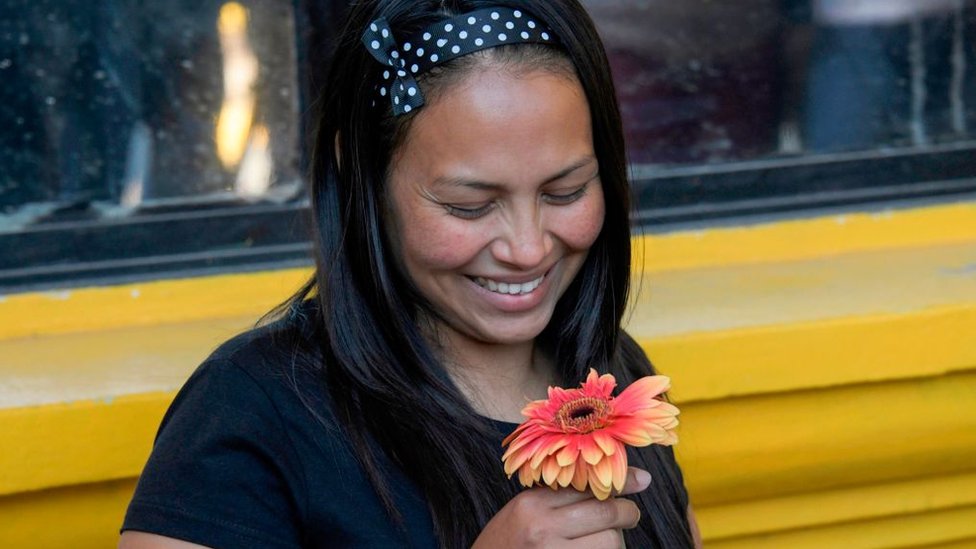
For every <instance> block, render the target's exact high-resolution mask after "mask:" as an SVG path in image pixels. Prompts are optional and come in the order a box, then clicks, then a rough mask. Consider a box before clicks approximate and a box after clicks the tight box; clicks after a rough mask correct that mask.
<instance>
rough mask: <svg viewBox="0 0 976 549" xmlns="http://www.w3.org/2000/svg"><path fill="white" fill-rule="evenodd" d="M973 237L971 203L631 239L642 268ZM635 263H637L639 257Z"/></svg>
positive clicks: (974, 206) (975, 220)
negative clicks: (642, 265) (641, 260)
mask: <svg viewBox="0 0 976 549" xmlns="http://www.w3.org/2000/svg"><path fill="white" fill-rule="evenodd" d="M973 239H976V203H972V202H962V203H957V204H947V205H939V206H932V207H926V208H916V209H907V210H887V211H883V212H875V213H846V214H836V215H831V216H827V217H820V218H812V219H792V220H789V221H782V222H775V223H764V224H757V225H739V226H735V227H729V228H710V229H706V230H696V231H685V232H675V233H668V234H662V235H648V236H645V237H644V238H639V239H634V241H633V247H634V257H635V258H638V259H640V258H643V263H644V269H645V272H661V271H668V270H674V269H691V268H699V267H707V266H713V265H729V264H739V263H766V262H772V261H790V260H796V259H804V258H810V257H819V256H825V255H835V254H842V253H851V252H859V251H864V250H878V249H886V248H895V247H913V246H929V245H933V244H947V243H952V242H964V241H969V240H973ZM638 263H639V262H638Z"/></svg>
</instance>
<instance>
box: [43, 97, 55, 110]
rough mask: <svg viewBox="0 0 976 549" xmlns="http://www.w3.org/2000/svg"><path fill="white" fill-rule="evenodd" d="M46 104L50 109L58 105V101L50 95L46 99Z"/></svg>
mask: <svg viewBox="0 0 976 549" xmlns="http://www.w3.org/2000/svg"><path fill="white" fill-rule="evenodd" d="M44 102H45V103H47V104H48V106H49V107H50V106H54V104H55V103H57V100H56V99H54V98H53V97H51V96H50V95H49V96H47V97H46V98H44Z"/></svg>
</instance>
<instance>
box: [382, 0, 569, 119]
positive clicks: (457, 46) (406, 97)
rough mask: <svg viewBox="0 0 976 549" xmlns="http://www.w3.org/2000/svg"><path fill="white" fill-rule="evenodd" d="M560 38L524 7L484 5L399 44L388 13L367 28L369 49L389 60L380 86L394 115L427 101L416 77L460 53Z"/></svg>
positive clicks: (554, 42)
mask: <svg viewBox="0 0 976 549" xmlns="http://www.w3.org/2000/svg"><path fill="white" fill-rule="evenodd" d="M527 43H537V44H558V43H559V42H558V40H557V39H556V36H555V35H554V34H553V33H552V31H550V30H549V29H548V28H546V27H545V26H544V25H543V24H542V23H540V22H539V21H538V20H537V19H536V18H534V17H532V16H531V15H529V14H528V13H526V12H525V11H523V10H517V9H512V8H504V7H497V8H486V9H481V10H477V11H472V12H470V13H465V14H462V15H458V16H456V17H453V18H451V19H445V20H443V21H439V22H437V23H435V24H433V25H431V26H429V27H427V28H426V29H424V30H423V31H421V32H420V33H418V34H416V35H414V36H412V37H410V38H409V39H408V40H406V41H405V42H403V45H402V46H401V45H399V44H398V43H397V41H396V40H395V39H394V38H393V32H392V31H391V30H390V25H389V23H388V22H387V20H386V18H380V19H377V20H376V21H373V22H372V23H370V25H369V27H367V28H366V32H364V33H363V44H364V45H365V46H366V50H367V51H369V53H370V54H371V55H372V56H373V57H374V58H376V60H377V61H379V62H380V63H382V64H384V65H386V66H388V67H389V68H388V69H387V70H384V71H383V80H382V82H380V84H379V86H377V91H378V93H379V95H380V96H381V97H382V98H383V99H384V100H385V99H387V98H388V99H389V101H390V102H391V103H392V104H393V114H394V116H400V115H402V114H406V113H408V112H410V111H412V110H413V109H416V108H417V107H420V106H422V105H423V104H424V97H423V95H422V94H421V93H420V86H418V85H417V80H416V77H417V76H419V75H421V74H423V73H425V72H427V71H428V70H430V69H431V68H433V67H436V66H437V65H440V64H442V63H446V62H448V61H450V60H452V59H455V58H457V57H461V56H462V55H467V54H469V53H473V52H476V51H479V50H483V49H487V48H494V47H497V46H503V45H506V44H527Z"/></svg>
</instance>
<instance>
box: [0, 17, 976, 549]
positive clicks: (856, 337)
mask: <svg viewBox="0 0 976 549" xmlns="http://www.w3.org/2000/svg"><path fill="white" fill-rule="evenodd" d="M583 3H584V4H585V5H586V6H587V7H588V9H589V10H590V12H591V14H592V16H593V17H594V19H595V20H596V22H597V24H598V26H599V28H600V30H601V33H602V34H603V36H604V39H605V41H606V43H607V46H608V51H609V55H610V61H611V65H612V68H613V71H614V77H615V81H616V84H617V92H618V96H619V100H620V103H621V108H622V112H623V115H624V123H625V131H626V134H627V139H628V150H627V154H628V158H629V161H630V164H631V174H632V184H633V191H634V197H635V200H634V203H635V209H634V212H633V219H634V227H635V232H634V236H633V246H634V249H635V251H636V258H637V260H638V261H637V264H636V267H635V270H634V277H635V281H636V283H635V285H634V288H635V291H634V295H633V299H632V309H631V312H630V314H629V317H628V330H629V331H630V332H631V333H632V334H633V335H634V336H635V337H636V338H637V339H638V340H639V341H640V342H641V344H642V346H643V347H644V348H645V350H646V352H647V354H648V355H649V356H650V358H651V360H652V361H653V362H654V363H655V364H656V366H657V367H658V369H659V370H661V371H662V373H665V374H667V375H669V376H671V377H672V379H673V390H672V393H671V396H672V399H673V400H674V401H676V403H677V404H678V405H679V406H680V407H681V409H682V416H681V417H682V426H681V427H680V436H681V443H680V444H679V445H678V447H677V452H678V458H679V461H680V462H681V464H682V467H683V469H684V471H685V475H686V481H687V484H688V488H689V493H690V496H691V498H692V501H693V503H694V506H695V508H696V512H697V515H698V520H699V522H700V526H701V529H702V533H703V536H704V540H705V546H706V547H709V548H721V549H732V548H745V547H749V548H765V547H770V548H772V547H776V548H782V547H789V548H806V547H810V548H813V547H818V548H820V547H844V548H868V547H872V548H880V547H929V548H934V547H941V548H949V547H960V548H961V547H976V0H858V1H853V0H684V1H681V2H675V1H671V0H584V1H583ZM345 5H346V2H344V1H338V0H292V1H290V2H281V1H274V0H236V1H225V0H214V1H211V0H200V1H197V2H146V3H140V2H123V1H122V0H103V1H99V2H81V1H78V0H52V1H49V2H25V1H20V0H0V547H10V548H21V547H23V548H33V547H42V548H47V547H51V548H54V547H58V548H60V547H81V548H84V547H92V548H96V547H111V546H114V544H115V543H116V540H117V536H118V529H119V526H120V525H121V520H122V516H123V513H124V511H125V507H126V504H127V502H128V499H129V497H130V496H131V493H132V490H133V488H134V485H135V481H136V478H137V476H138V474H139V472H140V470H141V468H142V465H143V464H144V462H145V460H146V457H147V456H148V452H149V449H150V447H151V445H152V442H153V437H154V434H155V430H156V427H157V426H158V424H159V421H160V419H161V417H162V414H163V413H164V411H165V410H166V408H167V406H168V404H169V402H170V401H171V399H172V398H173V396H174V395H175V392H176V390H177V389H178V388H179V387H180V386H181V385H182V383H183V382H184V380H185V379H186V378H187V376H188V375H189V374H190V372H192V371H193V369H194V368H195V367H196V366H197V365H198V364H199V363H200V361H201V360H202V359H203V358H205V357H206V356H207V355H208V354H209V352H210V351H212V350H213V349H214V348H215V347H216V345H218V344H219V343H220V342H222V341H223V340H225V339H226V338H228V337H230V336H231V335H233V334H235V333H237V332H239V331H242V330H244V329H246V328H248V327H249V326H251V325H253V324H254V323H255V322H256V321H257V320H258V319H259V318H260V317H261V315H262V314H263V313H265V312H266V311H268V310H269V309H270V308H271V307H273V306H274V305H276V304H277V303H279V302H280V301H282V300H284V299H285V298H286V297H287V296H288V295H289V294H290V293H291V292H293V291H294V290H295V289H297V288H298V287H299V286H300V284H301V283H302V282H303V281H304V280H305V279H306V278H307V276H308V275H309V274H310V268H311V261H310V260H309V257H308V254H309V250H310V244H309V239H308V235H307V234H306V228H305V227H306V219H305V216H306V215H307V198H306V196H305V194H304V188H303V179H302V178H303V173H304V167H305V164H306V160H307V158H306V145H305V144H306V142H307V139H308V135H309V133H310V131H309V129H308V128H306V127H305V125H304V123H305V121H306V120H307V117H306V116H305V115H306V113H308V112H309V111H311V110H313V109H315V99H314V98H315V97H316V96H317V95H318V94H319V93H321V92H322V90H321V89H320V88H321V85H320V82H321V75H322V72H323V70H324V61H323V60H324V59H325V58H326V57H327V53H328V52H329V51H330V48H331V47H332V39H333V36H334V34H335V28H334V25H335V24H336V23H335V22H336V21H337V20H338V18H339V14H340V12H341V11H342V10H343V9H344V8H345Z"/></svg>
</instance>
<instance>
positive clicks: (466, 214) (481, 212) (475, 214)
mask: <svg viewBox="0 0 976 549" xmlns="http://www.w3.org/2000/svg"><path fill="white" fill-rule="evenodd" d="M441 206H443V207H444V209H445V210H447V213H449V214H450V215H453V216H454V217H460V218H461V219H478V218H479V217H484V216H485V215H488V212H490V211H491V209H492V207H493V206H494V203H493V202H489V203H487V204H485V205H484V206H479V207H477V208H464V207H461V206H456V205H453V204H441Z"/></svg>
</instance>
